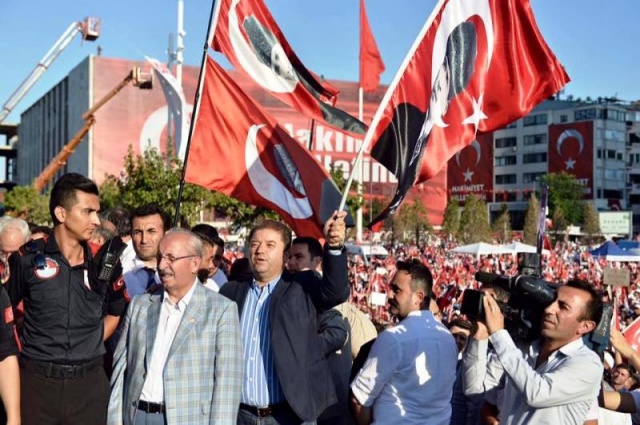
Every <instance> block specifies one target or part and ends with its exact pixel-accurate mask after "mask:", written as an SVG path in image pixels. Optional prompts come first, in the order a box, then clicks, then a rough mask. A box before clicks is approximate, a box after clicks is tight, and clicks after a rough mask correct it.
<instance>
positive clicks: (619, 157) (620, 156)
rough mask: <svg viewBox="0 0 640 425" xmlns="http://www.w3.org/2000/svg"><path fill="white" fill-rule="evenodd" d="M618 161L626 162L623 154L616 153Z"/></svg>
mask: <svg viewBox="0 0 640 425" xmlns="http://www.w3.org/2000/svg"><path fill="white" fill-rule="evenodd" d="M616 159H617V160H618V161H624V159H622V152H616Z"/></svg>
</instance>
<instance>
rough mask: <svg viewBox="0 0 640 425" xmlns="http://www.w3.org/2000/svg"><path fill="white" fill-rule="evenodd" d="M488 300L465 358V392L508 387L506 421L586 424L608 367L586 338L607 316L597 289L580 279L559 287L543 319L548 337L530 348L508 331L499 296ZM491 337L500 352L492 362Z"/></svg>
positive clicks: (503, 404) (503, 405) (503, 421)
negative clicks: (517, 342)
mask: <svg viewBox="0 0 640 425" xmlns="http://www.w3.org/2000/svg"><path fill="white" fill-rule="evenodd" d="M483 304H484V309H485V320H484V322H485V323H484V324H483V323H481V322H478V328H479V329H478V332H477V333H476V335H475V336H474V338H473V339H471V340H470V341H469V345H468V347H467V350H466V352H465V354H464V357H463V368H464V379H465V382H464V391H465V394H466V395H468V396H470V395H476V394H484V395H485V397H487V396H488V395H491V392H492V391H494V390H495V389H497V388H500V387H501V386H503V385H504V390H503V391H504V393H503V397H502V400H501V403H500V405H499V406H498V409H499V410H500V416H499V417H500V423H501V424H563V425H569V424H583V423H584V421H585V418H586V416H587V413H588V412H589V410H590V408H591V407H592V405H593V403H594V401H595V399H596V397H597V395H598V390H599V387H600V378H601V377H602V370H603V367H602V363H601V362H600V360H599V358H598V356H597V355H596V353H595V352H593V351H591V350H590V349H589V348H588V347H587V346H585V345H584V343H583V341H582V336H583V335H586V334H588V333H589V332H591V331H592V330H593V329H594V328H595V327H596V324H597V323H598V322H599V321H600V318H601V316H602V308H603V307H602V301H601V299H600V297H599V296H598V294H597V293H596V291H595V289H594V288H593V287H592V286H591V285H589V284H587V283H585V282H581V281H575V280H574V281H570V282H568V283H567V284H566V285H564V286H561V287H560V288H558V293H557V298H556V300H555V301H554V302H553V303H552V304H550V305H549V306H548V307H547V308H546V309H545V310H544V316H543V317H542V318H541V319H542V331H541V334H542V338H541V339H539V340H537V341H535V342H533V343H531V344H529V345H528V346H527V347H525V350H523V351H524V352H523V351H520V350H519V349H517V347H516V345H515V343H514V342H513V340H512V339H511V336H510V335H509V334H508V333H507V331H506V330H505V329H504V317H503V315H502V313H501V312H500V308H499V306H498V303H497V302H496V300H495V299H493V298H492V297H490V296H485V297H484V298H483ZM485 325H486V326H485ZM489 335H490V336H489ZM488 341H491V344H492V345H493V348H494V350H495V356H493V357H492V358H491V359H490V360H489V361H487V347H488Z"/></svg>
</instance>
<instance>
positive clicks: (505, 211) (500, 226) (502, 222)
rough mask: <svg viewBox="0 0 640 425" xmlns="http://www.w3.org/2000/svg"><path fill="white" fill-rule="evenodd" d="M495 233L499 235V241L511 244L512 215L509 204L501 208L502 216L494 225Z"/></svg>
mask: <svg viewBox="0 0 640 425" xmlns="http://www.w3.org/2000/svg"><path fill="white" fill-rule="evenodd" d="M493 233H497V234H498V240H499V241H500V242H502V243H509V242H511V214H509V207H508V206H507V204H502V206H501V207H500V215H499V216H498V218H496V221H495V222H494V223H493Z"/></svg>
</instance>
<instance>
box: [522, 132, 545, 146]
mask: <svg viewBox="0 0 640 425" xmlns="http://www.w3.org/2000/svg"><path fill="white" fill-rule="evenodd" d="M544 143H547V135H546V134H531V135H529V136H524V145H525V146H530V145H541V144H544Z"/></svg>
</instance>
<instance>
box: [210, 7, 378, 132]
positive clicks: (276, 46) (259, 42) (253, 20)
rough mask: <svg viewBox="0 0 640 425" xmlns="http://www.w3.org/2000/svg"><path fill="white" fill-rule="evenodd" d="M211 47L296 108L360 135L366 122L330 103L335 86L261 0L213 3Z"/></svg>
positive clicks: (319, 119)
mask: <svg viewBox="0 0 640 425" xmlns="http://www.w3.org/2000/svg"><path fill="white" fill-rule="evenodd" d="M215 7H216V12H215V18H214V25H215V26H214V28H215V32H214V34H213V40H212V47H213V48H214V49H215V50H217V51H219V52H221V53H222V54H224V55H225V56H226V57H227V59H228V60H229V61H230V62H231V63H232V64H233V66H234V67H235V68H236V69H237V70H239V71H241V72H244V73H246V74H247V75H249V76H250V77H251V78H252V79H253V80H255V81H256V83H258V84H259V85H260V86H261V87H262V88H263V89H265V90H266V91H267V92H269V93H270V94H272V95H273V96H275V97H276V98H278V99H279V100H281V101H282V102H284V103H286V104H287V105H289V106H291V107H292V108H294V109H296V110H297V111H299V112H300V113H302V114H304V115H306V116H308V117H310V118H312V119H314V120H318V121H320V122H323V123H325V124H326V125H328V126H330V127H333V128H336V129H338V130H341V131H344V132H349V133H353V134H359V135H362V134H364V132H365V131H366V126H365V125H364V124H363V123H362V122H361V121H359V120H358V119H356V118H355V117H353V116H351V115H349V114H348V113H346V112H345V111H343V110H341V109H338V108H336V107H334V106H333V104H334V103H335V100H336V96H337V95H338V92H337V91H336V90H335V89H333V88H332V87H331V86H329V85H327V84H323V83H322V82H321V81H320V79H319V78H318V77H316V76H315V74H313V73H312V72H311V71H309V70H308V69H307V68H306V67H305V66H304V65H303V64H302V62H301V61H300V59H298V56H297V55H296V54H295V52H294V51H293V49H292V48H291V46H290V45H289V43H288V42H287V40H286V38H285V37H284V35H283V34H282V31H280V28H279V27H278V25H277V24H276V22H275V20H274V19H273V17H272V16H271V13H269V10H268V9H267V7H266V6H265V5H264V4H263V2H262V0H252V1H248V0H220V1H218V2H217V3H216V6H215Z"/></svg>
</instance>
